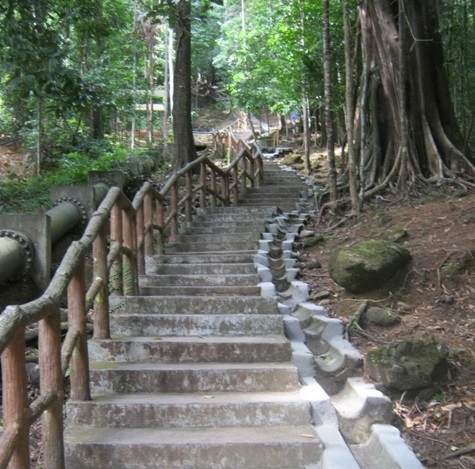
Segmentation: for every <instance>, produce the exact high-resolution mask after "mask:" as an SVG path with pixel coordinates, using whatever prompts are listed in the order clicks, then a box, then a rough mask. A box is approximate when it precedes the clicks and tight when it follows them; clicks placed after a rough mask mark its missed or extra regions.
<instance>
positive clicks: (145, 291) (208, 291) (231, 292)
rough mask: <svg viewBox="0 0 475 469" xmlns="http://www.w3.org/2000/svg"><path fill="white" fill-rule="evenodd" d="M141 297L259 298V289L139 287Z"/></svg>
mask: <svg viewBox="0 0 475 469" xmlns="http://www.w3.org/2000/svg"><path fill="white" fill-rule="evenodd" d="M140 292H141V294H142V295H146V296H182V295H188V296H194V297H196V296H208V297H211V296H235V297H246V296H259V295H260V294H261V287H259V286H256V285H253V286H239V285H238V286H234V285H206V286H200V285H194V286H183V285H177V286H163V287H162V286H151V285H145V286H141V287H140Z"/></svg>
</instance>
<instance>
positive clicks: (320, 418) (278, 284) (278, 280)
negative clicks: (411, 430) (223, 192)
mask: <svg viewBox="0 0 475 469" xmlns="http://www.w3.org/2000/svg"><path fill="white" fill-rule="evenodd" d="M311 192H312V189H311V188H309V194H302V195H301V198H300V200H299V202H298V203H297V204H296V209H295V210H294V211H292V212H288V213H276V214H275V215H274V216H273V217H272V219H271V220H269V221H268V223H267V226H266V230H267V231H266V232H265V233H262V240H261V242H260V247H259V250H258V251H257V253H256V254H255V256H254V263H255V266H256V268H257V270H258V274H259V278H260V280H261V283H260V286H261V288H262V295H263V296H265V297H268V298H276V297H277V299H278V302H279V311H280V313H281V314H282V315H283V317H284V327H285V334H286V336H287V338H288V339H289V340H290V342H291V348H292V356H293V361H294V363H295V365H296V366H297V368H298V373H299V378H300V381H301V383H302V384H303V388H302V391H301V394H302V397H303V398H304V399H306V400H308V401H310V403H311V408H312V418H313V425H314V429H315V431H316V433H317V434H318V436H319V437H320V439H321V441H322V443H323V444H324V447H325V450H324V453H323V459H322V461H321V466H320V467H322V468H328V469H338V468H345V469H350V468H351V469H352V468H363V469H381V468H384V469H393V468H394V469H396V468H400V469H416V468H422V467H423V466H422V464H421V463H420V462H419V461H418V459H417V458H416V456H415V455H414V453H413V452H412V451H411V449H410V448H409V447H408V446H407V445H406V443H405V442H404V440H403V439H402V438H401V436H400V432H399V431H398V430H397V429H396V428H395V427H394V426H392V425H390V423H389V422H390V421H391V417H392V406H391V402H390V400H389V398H388V397H386V396H385V395H384V394H382V393H381V392H379V391H378V390H376V388H375V387H374V386H373V385H372V384H368V383H366V382H365V381H364V380H363V379H362V377H361V375H362V373H363V357H362V356H361V354H360V353H359V352H358V351H357V350H356V349H355V348H354V347H353V346H352V345H351V344H350V343H349V342H348V341H347V340H346V339H345V338H344V326H343V324H342V323H341V321H339V320H337V319H333V318H329V317H328V316H327V311H326V309H325V308H323V307H321V306H317V305H314V304H313V303H308V302H307V300H308V293H309V288H308V285H307V284H306V283H304V282H301V281H298V280H296V278H297V273H298V269H297V268H295V267H294V263H295V259H293V258H292V246H293V243H294V241H295V239H296V237H297V236H298V233H299V231H300V230H301V229H302V227H303V225H304V223H305V221H306V220H307V219H308V217H309V216H311V215H313V213H312V211H311V208H312V204H311V202H310V197H311Z"/></svg>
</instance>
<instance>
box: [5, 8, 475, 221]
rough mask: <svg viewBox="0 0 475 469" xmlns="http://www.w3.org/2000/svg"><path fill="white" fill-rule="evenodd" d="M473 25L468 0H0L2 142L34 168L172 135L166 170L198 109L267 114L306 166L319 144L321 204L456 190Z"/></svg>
mask: <svg viewBox="0 0 475 469" xmlns="http://www.w3.org/2000/svg"><path fill="white" fill-rule="evenodd" d="M474 22H475V2H474V1H473V0H455V1H454V0H451V1H448V0H437V1H433V0H423V1H420V2H417V5H414V2H411V1H409V0H363V1H358V2H357V1H352V0H334V1H328V0H323V1H322V0H312V1H305V0H292V1H290V0H282V1H279V2H268V1H265V0H223V1H220V2H218V1H216V2H212V1H207V0H197V1H193V2H191V1H189V0H163V1H162V0H28V1H27V0H6V1H5V2H2V5H0V67H1V70H2V73H1V74H0V83H1V85H0V135H2V139H3V141H7V142H8V141H11V140H15V139H18V140H19V141H20V142H21V145H22V147H23V148H24V149H26V150H29V151H30V152H31V154H32V155H34V156H33V157H32V165H33V166H34V167H35V171H36V173H37V174H41V172H42V168H43V166H44V164H45V162H48V163H49V164H53V165H54V164H59V165H60V164H61V162H62V161H66V160H68V155H73V156H76V157H81V155H85V156H87V157H92V158H95V159H101V158H105V157H107V155H110V154H111V153H114V152H117V151H124V150H123V149H127V152H132V151H134V150H136V148H137V144H138V142H140V143H141V144H144V143H145V144H146V145H148V146H151V147H157V146H159V145H160V147H161V148H163V146H164V144H167V143H171V142H173V141H174V137H173V136H174V135H175V136H176V138H175V147H174V148H175V150H174V152H172V156H170V157H169V159H170V161H171V159H173V160H174V164H175V167H178V166H180V165H182V164H184V163H186V162H187V161H190V160H191V159H193V158H194V157H195V150H194V146H193V145H192V134H191V119H192V118H193V115H194V113H196V111H197V110H198V109H199V108H200V107H204V106H213V107H214V108H215V109H220V110H229V111H230V110H232V109H241V110H243V111H244V112H246V113H248V114H251V113H255V114H259V115H265V113H266V112H274V113H278V114H279V115H280V116H281V117H282V121H283V125H284V126H285V125H287V124H288V123H289V122H290V121H291V117H293V118H294V120H297V121H298V126H299V130H301V131H302V133H303V140H302V146H303V147H304V149H305V154H306V164H307V171H308V172H310V171H311V169H312V168H311V167H310V161H309V158H308V155H309V148H310V146H311V145H317V146H320V147H326V148H327V150H328V152H327V154H328V169H329V195H330V201H331V203H332V204H336V203H337V201H339V200H342V199H345V197H346V198H347V199H348V200H350V201H351V208H352V210H353V211H355V212H357V211H359V209H360V206H361V203H362V202H364V200H365V199H366V198H367V197H370V196H371V195H372V194H374V193H375V192H377V191H378V190H380V189H381V188H387V187H391V186H392V187H394V188H396V189H397V190H398V191H400V192H401V194H406V193H408V192H409V191H411V190H413V189H415V188H417V187H418V186H420V185H421V184H438V185H444V184H456V185H457V186H458V187H460V188H462V190H467V189H469V188H472V187H475V186H474V182H473V176H474V172H475V166H474V165H473V158H472V153H471V149H470V148H471V145H473V143H474V142H475V133H474V123H475V121H474V115H473V112H472V108H473V107H474V104H475V80H474V79H473V78H474V77H473V74H474V73H475V72H474V70H475V52H474V51H475V47H474V44H473V43H474V42H475V35H474V34H473V31H474V28H475V24H474ZM335 145H338V146H343V148H344V150H343V152H342V154H341V157H339V158H338V160H337V161H335V153H334V147H335ZM172 148H173V147H172ZM68 161H70V160H68ZM348 195H349V197H347V196H348Z"/></svg>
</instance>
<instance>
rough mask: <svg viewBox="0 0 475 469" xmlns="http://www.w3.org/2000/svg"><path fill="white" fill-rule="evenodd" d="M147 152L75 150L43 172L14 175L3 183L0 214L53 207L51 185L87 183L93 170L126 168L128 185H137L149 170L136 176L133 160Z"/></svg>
mask: <svg viewBox="0 0 475 469" xmlns="http://www.w3.org/2000/svg"><path fill="white" fill-rule="evenodd" d="M144 154H146V151H145V152H144V150H141V151H136V152H131V151H130V150H126V149H124V148H121V147H111V148H110V150H109V151H105V152H102V154H101V156H100V157H97V156H96V155H91V154H86V153H80V152H71V153H68V154H65V155H63V156H62V157H61V158H58V159H57V160H56V162H55V164H54V165H53V166H52V167H50V168H48V169H47V170H45V171H43V172H42V174H41V175H40V176H29V177H25V176H17V175H14V174H13V175H10V176H9V178H8V179H7V180H6V181H4V182H2V183H1V184H0V214H2V213H3V214H7V213H41V212H44V211H46V210H48V209H50V208H51V201H50V189H51V187H53V186H78V185H85V184H87V183H88V174H89V172H90V171H112V170H118V171H122V172H124V173H125V174H126V175H127V186H128V188H129V189H132V190H133V189H136V188H138V187H137V186H138V185H139V184H140V183H141V181H142V180H143V177H144V176H146V174H145V175H143V174H142V175H141V176H140V178H139V177H137V176H134V174H133V173H132V172H131V170H130V164H129V162H130V159H131V158H133V157H140V156H142V155H144ZM139 179H140V181H139Z"/></svg>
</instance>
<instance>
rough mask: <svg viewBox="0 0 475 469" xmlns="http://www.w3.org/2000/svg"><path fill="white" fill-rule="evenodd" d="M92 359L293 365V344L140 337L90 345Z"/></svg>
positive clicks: (253, 339)
mask: <svg viewBox="0 0 475 469" xmlns="http://www.w3.org/2000/svg"><path fill="white" fill-rule="evenodd" d="M88 349H89V358H90V360H92V361H99V362H105V361H107V362H124V363H125V362H150V361H152V362H157V363H162V364H163V363H210V362H220V363H233V362H234V363H252V362H253V361H254V360H256V357H259V358H258V359H259V360H260V361H261V362H290V360H291V359H292V354H291V350H290V343H289V341H288V340H287V339H286V338H285V337H281V336H258V337H249V336H247V337H216V336H215V337H209V336H208V337H205V336H201V337H198V336H192V337H183V336H178V337H177V336H174V337H173V336H171V337H170V336H161V335H160V336H153V337H147V336H141V337H130V338H123V337H122V338H118V339H107V340H105V339H104V340H90V341H89V342H88Z"/></svg>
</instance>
